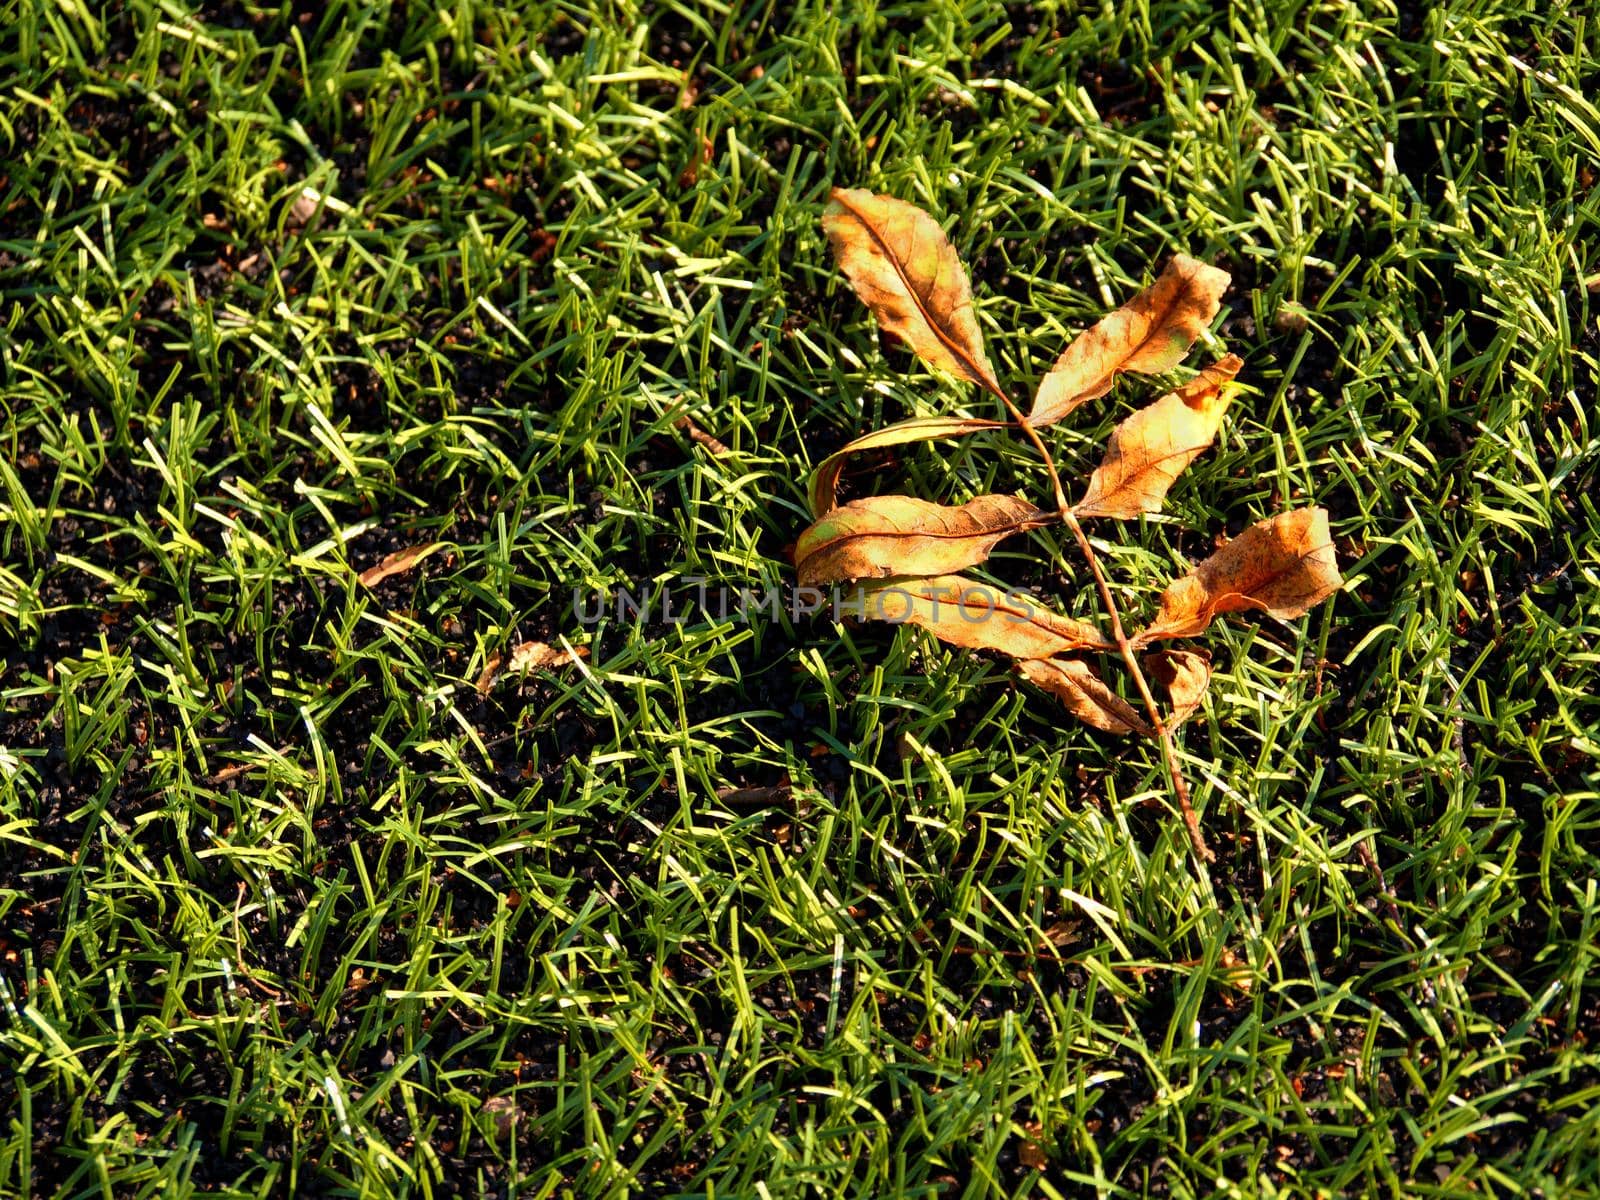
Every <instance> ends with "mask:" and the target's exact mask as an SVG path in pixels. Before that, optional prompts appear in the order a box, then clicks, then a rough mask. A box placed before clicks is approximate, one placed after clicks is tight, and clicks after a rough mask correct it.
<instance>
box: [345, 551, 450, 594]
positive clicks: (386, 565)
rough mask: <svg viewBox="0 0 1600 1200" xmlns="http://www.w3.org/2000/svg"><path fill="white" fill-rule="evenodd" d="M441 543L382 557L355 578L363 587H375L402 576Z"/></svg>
mask: <svg viewBox="0 0 1600 1200" xmlns="http://www.w3.org/2000/svg"><path fill="white" fill-rule="evenodd" d="M443 545H444V543H443V542H429V543H428V544H427V545H426V546H411V547H409V548H407V549H405V550H396V551H395V552H394V553H393V554H386V555H384V556H383V561H382V562H380V563H379V564H378V565H377V566H375V567H368V568H367V569H366V570H365V571H363V572H361V574H360V575H359V576H357V578H358V579H359V580H360V581H361V585H362V586H363V587H369V588H370V587H377V586H378V585H379V584H380V583H382V582H383V581H384V580H385V579H388V578H389V577H390V576H391V575H404V574H405V573H406V572H407V571H409V570H411V568H413V567H415V566H416V565H417V564H418V563H419V562H421V561H422V560H423V559H424V558H426V557H427V556H428V555H430V554H432V553H433V552H434V551H435V550H437V549H439V548H440V547H441V546H443Z"/></svg>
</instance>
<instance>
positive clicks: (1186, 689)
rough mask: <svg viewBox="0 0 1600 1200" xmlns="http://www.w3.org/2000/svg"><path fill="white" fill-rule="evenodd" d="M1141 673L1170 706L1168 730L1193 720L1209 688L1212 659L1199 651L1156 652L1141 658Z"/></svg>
mask: <svg viewBox="0 0 1600 1200" xmlns="http://www.w3.org/2000/svg"><path fill="white" fill-rule="evenodd" d="M1144 669H1145V671H1146V672H1148V673H1149V675H1150V678H1151V679H1153V680H1155V681H1156V682H1157V683H1159V684H1160V685H1161V686H1162V687H1164V688H1165V689H1166V690H1167V698H1168V699H1169V700H1170V701H1171V702H1172V716H1171V718H1170V719H1169V720H1168V721H1167V728H1168V729H1176V728H1177V727H1178V726H1179V725H1182V724H1183V723H1184V722H1185V721H1187V720H1188V719H1189V718H1190V717H1192V716H1193V715H1194V711H1195V709H1197V708H1199V707H1200V702H1201V701H1202V700H1204V699H1205V697H1206V689H1207V688H1208V687H1210V686H1211V656H1210V655H1209V654H1206V653H1204V652H1203V651H1200V650H1157V651H1156V652H1155V653H1153V654H1147V655H1145V656H1144Z"/></svg>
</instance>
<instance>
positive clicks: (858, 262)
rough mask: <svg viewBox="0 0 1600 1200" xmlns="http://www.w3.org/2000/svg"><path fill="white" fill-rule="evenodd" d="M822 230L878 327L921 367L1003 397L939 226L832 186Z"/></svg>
mask: <svg viewBox="0 0 1600 1200" xmlns="http://www.w3.org/2000/svg"><path fill="white" fill-rule="evenodd" d="M822 228H823V229H824V230H826V231H827V234H828V240H829V241H830V242H832V244H833V254H834V257H835V258H837V259H838V260H839V266H840V267H841V268H842V269H843V270H844V273H845V274H846V275H848V276H849V277H850V286H851V287H853V288H855V291H856V295H858V296H860V297H861V299H862V302H863V303H865V304H866V306H867V307H868V308H870V309H871V310H872V313H873V315H874V316H875V317H877V318H878V324H879V325H881V326H882V327H883V328H884V329H886V330H888V331H889V332H890V333H893V334H895V335H896V336H897V337H899V338H900V340H901V341H903V342H905V344H906V345H907V346H908V347H910V348H911V350H912V351H914V352H915V353H916V355H917V356H918V357H919V358H921V359H922V360H923V361H924V362H926V363H929V364H930V365H932V366H935V367H940V368H942V369H943V370H946V371H949V372H950V373H951V374H952V375H958V376H960V377H961V378H963V379H970V380H971V381H972V382H973V383H977V384H981V385H982V386H984V387H986V388H988V389H989V391H991V392H993V393H994V394H995V395H999V394H1000V384H999V383H998V382H997V381H996V380H995V377H994V368H993V367H992V366H990V365H989V356H988V355H987V354H986V353H985V352H984V349H983V334H982V333H980V332H979V330H978V318H977V315H976V314H975V313H974V312H973V308H972V285H971V284H970V283H969V282H968V280H967V270H966V268H965V267H963V266H962V265H961V259H960V258H959V257H957V255H956V251H955V247H954V246H952V245H951V244H950V241H949V239H948V238H946V237H945V235H944V230H942V229H940V228H939V223H938V222H937V221H935V220H934V219H933V218H932V217H930V216H929V215H928V214H927V213H925V212H923V211H922V210H921V209H920V208H918V207H917V206H916V205H914V204H907V203H906V202H905V201H904V200H896V199H895V198H894V197H893V196H875V195H873V194H872V193H871V192H868V191H863V190H861V189H859V188H834V189H833V198H832V200H831V201H830V203H829V204H828V207H827V210H826V211H825V212H824V213H823V215H822Z"/></svg>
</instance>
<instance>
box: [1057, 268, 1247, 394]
mask: <svg viewBox="0 0 1600 1200" xmlns="http://www.w3.org/2000/svg"><path fill="white" fill-rule="evenodd" d="M1228 280H1229V277H1228V273H1227V272H1226V271H1219V270H1218V269H1217V268H1216V267H1211V266H1207V265H1206V264H1205V263H1203V262H1199V261H1198V260H1196V259H1193V258H1190V257H1189V256H1188V255H1186V254H1178V255H1174V256H1173V259H1172V261H1171V262H1169V263H1168V264H1167V269H1166V270H1165V271H1163V272H1162V273H1161V277H1160V278H1159V279H1157V280H1156V281H1155V282H1154V283H1152V284H1151V285H1150V286H1149V287H1147V288H1146V289H1145V290H1144V291H1142V292H1140V293H1139V294H1138V295H1137V296H1135V297H1134V298H1133V299H1132V300H1130V301H1128V303H1127V304H1124V305H1123V306H1122V307H1121V308H1119V309H1117V311H1116V312H1114V313H1112V314H1111V315H1110V316H1108V317H1106V318H1104V319H1103V320H1102V321H1101V322H1100V323H1099V324H1098V325H1095V326H1094V327H1093V328H1092V329H1086V330H1085V331H1084V332H1083V333H1080V334H1079V335H1078V336H1077V338H1075V339H1074V340H1073V342H1072V344H1071V345H1069V346H1068V347H1067V348H1066V350H1064V351H1062V354H1061V357H1060V358H1058V359H1056V364H1055V366H1053V367H1051V368H1050V373H1049V374H1048V375H1046V376H1045V377H1044V379H1043V380H1042V381H1041V382H1040V384H1039V394H1038V396H1037V397H1036V398H1035V400H1034V402H1033V411H1032V412H1031V413H1029V414H1028V420H1029V422H1030V423H1031V424H1033V425H1035V426H1042V425H1051V424H1054V423H1055V422H1056V421H1059V420H1061V418H1062V417H1064V416H1066V415H1067V414H1068V413H1070V412H1071V411H1072V410H1073V409H1075V408H1077V407H1078V405H1080V404H1084V403H1086V402H1087V401H1090V400H1094V399H1097V398H1098V397H1100V396H1104V395H1105V394H1106V393H1107V392H1108V391H1110V390H1111V384H1112V382H1113V381H1114V380H1115V379H1116V377H1117V375H1118V374H1119V373H1121V372H1123V371H1138V372H1140V373H1141V374H1145V375H1159V374H1160V373H1161V372H1163V371H1170V370H1172V368H1173V367H1175V366H1177V365H1178V364H1179V363H1180V362H1182V361H1183V356H1184V355H1185V354H1187V353H1188V352H1189V347H1190V346H1191V345H1192V344H1193V343H1194V340H1195V338H1197V337H1199V336H1200V331H1201V330H1203V329H1204V328H1205V327H1206V326H1207V325H1209V324H1211V318H1212V317H1214V316H1216V315H1217V309H1218V308H1219V307H1221V305H1222V293H1223V292H1224V291H1226V290H1227V287H1228Z"/></svg>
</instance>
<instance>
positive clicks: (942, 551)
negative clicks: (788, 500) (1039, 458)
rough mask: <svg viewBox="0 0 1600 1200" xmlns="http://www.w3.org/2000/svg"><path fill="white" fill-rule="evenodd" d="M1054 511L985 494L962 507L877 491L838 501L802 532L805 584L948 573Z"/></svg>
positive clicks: (799, 562)
mask: <svg viewBox="0 0 1600 1200" xmlns="http://www.w3.org/2000/svg"><path fill="white" fill-rule="evenodd" d="M1048 520H1049V515H1048V514H1045V513H1041V512H1040V511H1039V510H1038V508H1037V507H1036V506H1035V505H1033V504H1030V503H1029V502H1028V501H1026V500H1024V499H1022V497H1020V496H979V497H978V498H977V499H976V500H971V501H968V502H967V503H966V504H962V505H960V506H957V507H951V506H948V505H944V504H931V503H929V502H928V501H926V500H917V499H914V498H913V497H911V496H872V497H869V498H867V499H865V500H856V501H853V502H851V503H849V504H846V505H845V506H844V507H842V508H836V509H834V510H833V511H832V512H831V513H829V514H828V515H827V516H825V517H823V518H822V520H820V521H818V522H817V523H816V524H814V525H812V526H811V528H810V529H807V530H806V531H805V532H804V533H802V534H801V535H800V540H799V541H798V542H797V543H795V552H794V561H795V566H796V567H797V568H798V570H799V575H800V582H801V583H802V584H818V583H834V582H838V581H841V580H848V579H863V578H881V577H882V576H885V575H948V574H951V573H953V572H955V571H960V570H962V569H963V568H965V567H970V566H973V565H974V564H976V563H981V562H982V561H983V560H984V559H986V558H988V557H989V551H990V550H992V549H993V548H994V546H995V543H997V542H998V541H1000V539H1001V538H1004V537H1007V536H1009V535H1010V534H1013V533H1017V532H1018V531H1020V530H1023V529H1027V528H1030V527H1032V526H1034V525H1039V524H1043V523H1044V522H1046V521H1048Z"/></svg>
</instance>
